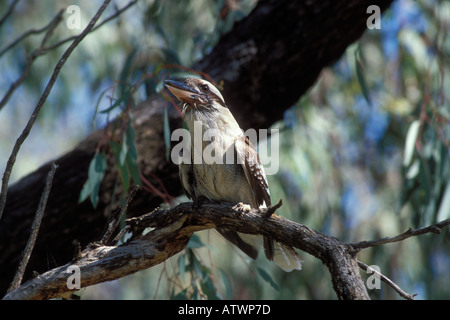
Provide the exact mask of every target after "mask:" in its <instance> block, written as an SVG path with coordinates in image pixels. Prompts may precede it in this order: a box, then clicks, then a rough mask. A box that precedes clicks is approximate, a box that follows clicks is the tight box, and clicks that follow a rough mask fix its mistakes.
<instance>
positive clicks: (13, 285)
mask: <svg viewBox="0 0 450 320" xmlns="http://www.w3.org/2000/svg"><path fill="white" fill-rule="evenodd" d="M57 167H58V166H57V165H56V164H55V163H54V162H53V163H52V168H51V170H50V172H49V173H48V176H47V182H46V184H45V189H44V192H43V193H42V197H41V201H40V202H39V206H38V208H37V210H36V215H35V217H34V220H33V224H32V225H31V234H30V238H29V239H28V242H27V245H26V247H25V250H24V251H23V254H22V259H21V261H20V264H19V267H18V268H17V272H16V275H15V277H14V280H13V281H12V283H11V286H10V287H9V289H8V292H9V291H12V290H14V289H16V288H18V287H19V286H20V283H21V282H22V278H23V274H24V273H25V268H26V266H27V263H28V260H29V259H30V256H31V252H32V251H33V247H34V243H35V242H36V238H37V235H38V231H39V227H40V225H41V221H42V217H43V216H44V210H45V206H46V204H47V199H48V196H49V194H50V189H51V188H52V182H53V177H54V176H55V171H56V168H57Z"/></svg>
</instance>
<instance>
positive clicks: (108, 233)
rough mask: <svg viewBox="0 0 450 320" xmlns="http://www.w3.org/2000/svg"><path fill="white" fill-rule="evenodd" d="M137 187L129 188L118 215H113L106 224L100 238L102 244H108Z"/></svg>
mask: <svg viewBox="0 0 450 320" xmlns="http://www.w3.org/2000/svg"><path fill="white" fill-rule="evenodd" d="M138 189H139V187H138V186H135V187H134V188H133V190H131V192H130V195H129V196H128V198H127V201H126V202H125V205H124V206H123V207H122V208H121V209H120V213H119V214H118V215H114V217H113V218H112V220H111V222H110V223H109V224H108V228H107V229H106V231H105V233H104V235H103V237H102V240H100V243H101V244H104V245H107V244H109V240H110V238H111V236H112V234H113V233H114V231H115V230H116V229H117V227H118V226H119V222H120V221H121V220H122V217H123V216H124V215H125V213H126V212H127V210H128V206H129V204H130V202H131V201H132V200H133V198H134V195H135V194H136V192H137V190H138ZM114 240H115V238H114Z"/></svg>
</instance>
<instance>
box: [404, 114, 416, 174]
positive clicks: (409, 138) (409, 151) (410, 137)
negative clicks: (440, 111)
mask: <svg viewBox="0 0 450 320" xmlns="http://www.w3.org/2000/svg"><path fill="white" fill-rule="evenodd" d="M419 128H420V122H419V120H415V121H413V122H412V123H411V124H410V126H409V129H408V133H407V134H406V141H405V149H404V154H403V165H404V166H405V167H407V166H409V164H410V163H411V160H412V157H413V154H414V149H415V148H416V140H417V135H418V134H419Z"/></svg>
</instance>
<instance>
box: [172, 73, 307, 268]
mask: <svg viewBox="0 0 450 320" xmlns="http://www.w3.org/2000/svg"><path fill="white" fill-rule="evenodd" d="M165 85H166V87H167V88H168V89H169V90H170V92H172V93H173V94H174V95H175V96H176V97H177V98H178V100H179V101H180V102H181V109H182V112H183V115H184V120H185V122H186V125H187V127H188V129H189V133H190V136H191V137H194V136H195V134H199V132H197V133H195V132H194V131H195V130H201V131H202V132H201V133H200V135H201V137H203V133H204V132H205V131H207V130H215V132H216V133H218V134H216V135H214V137H213V138H212V139H210V141H201V142H200V143H197V145H196V144H195V143H194V139H192V138H191V139H190V151H191V153H190V154H191V157H194V155H195V153H196V152H197V154H201V155H203V151H204V149H205V148H206V147H208V148H210V150H214V158H215V159H217V158H218V157H219V158H221V160H223V161H215V162H214V161H213V162H212V161H188V163H180V165H179V173H180V179H181V183H182V186H183V189H184V191H185V193H186V195H187V196H188V197H189V198H190V199H192V200H194V202H196V201H198V200H199V199H202V198H206V199H208V200H211V201H216V202H217V201H218V202H221V201H222V202H231V203H240V202H242V203H243V204H247V205H250V206H251V207H252V208H260V207H266V206H269V205H270V203H271V202H270V193H269V187H268V183H267V178H266V174H265V172H264V168H263V166H262V165H261V162H260V159H259V156H258V153H257V151H256V149H255V147H254V146H253V145H252V144H251V143H250V141H249V139H248V138H246V137H245V135H244V133H243V131H242V129H241V128H240V127H239V124H238V123H237V122H236V120H235V119H234V117H233V115H232V114H231V112H230V110H229V109H228V107H227V106H226V104H225V100H224V98H223V97H222V95H221V93H220V92H219V90H218V89H217V88H216V87H214V86H213V85H212V84H211V83H210V82H208V81H206V80H202V79H198V78H187V79H185V80H184V81H183V82H179V81H172V80H166V81H165ZM194 129H195V130H194ZM232 148H233V149H232ZM230 149H232V150H231V151H234V152H235V155H234V156H233V157H230V156H228V157H227V152H228V153H229V152H230ZM238 159H239V160H241V161H237V160H238ZM191 160H194V159H191ZM203 160H206V159H203ZM230 160H231V161H230ZM217 231H218V232H219V233H220V234H221V235H222V236H223V237H225V238H226V239H227V240H228V241H230V242H231V243H233V244H234V245H236V246H237V247H239V248H240V249H241V250H242V251H243V252H245V253H246V254H247V255H248V256H250V257H251V258H253V259H256V258H257V256H258V249H259V247H260V246H261V245H262V244H263V246H264V252H265V254H266V257H267V259H269V260H273V261H274V262H275V263H276V264H277V265H278V266H280V267H281V268H282V269H283V270H285V271H292V270H294V269H297V270H300V269H301V261H302V260H301V258H300V257H299V256H298V254H297V253H296V252H295V250H294V249H293V248H291V247H289V246H285V245H282V244H280V243H278V242H274V241H272V240H271V239H267V238H266V237H263V236H261V235H251V234H243V233H238V232H235V231H233V230H228V229H217Z"/></svg>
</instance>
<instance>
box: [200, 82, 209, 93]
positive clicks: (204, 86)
mask: <svg viewBox="0 0 450 320" xmlns="http://www.w3.org/2000/svg"><path fill="white" fill-rule="evenodd" d="M200 89H201V90H202V91H203V92H208V91H209V87H208V85H207V84H202V85H201V86H200Z"/></svg>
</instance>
